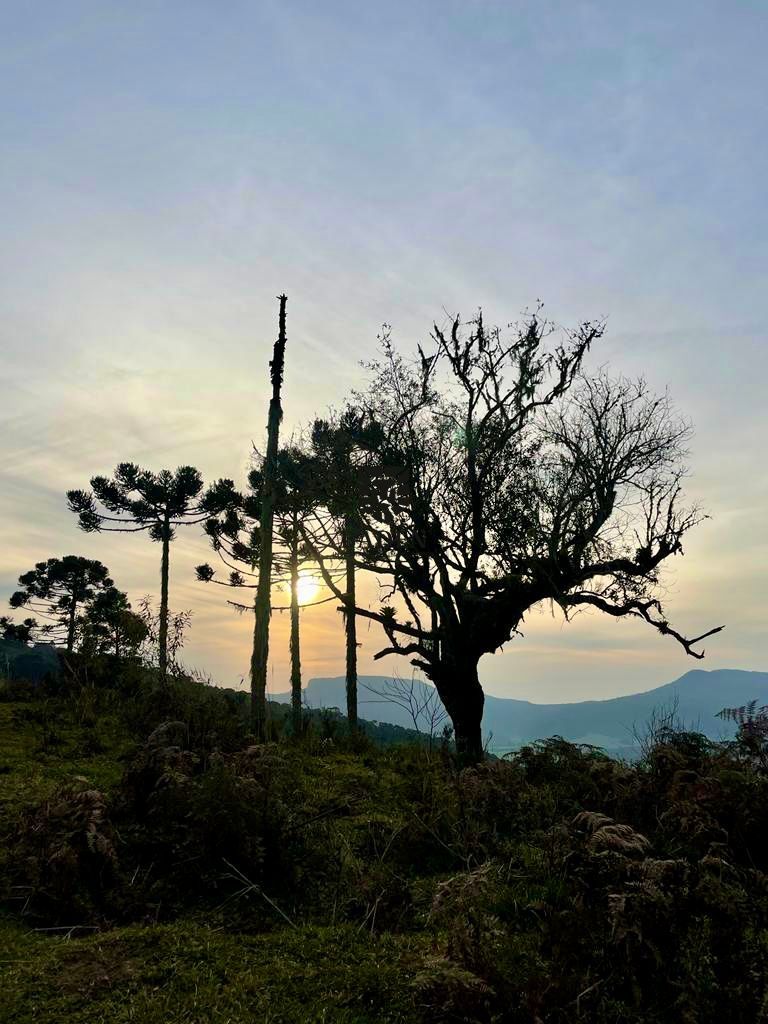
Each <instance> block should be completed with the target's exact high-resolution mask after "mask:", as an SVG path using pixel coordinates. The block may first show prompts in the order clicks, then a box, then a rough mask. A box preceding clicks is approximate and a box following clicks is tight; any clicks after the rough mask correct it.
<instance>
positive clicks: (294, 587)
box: [291, 530, 301, 736]
mask: <svg viewBox="0 0 768 1024" xmlns="http://www.w3.org/2000/svg"><path fill="white" fill-rule="evenodd" d="M291 724H292V726H293V735H294V736H300V735H301V647H300V641H299V534H298V530H294V533H293V537H292V538H291Z"/></svg>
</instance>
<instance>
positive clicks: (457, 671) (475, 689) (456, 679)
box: [433, 648, 485, 765]
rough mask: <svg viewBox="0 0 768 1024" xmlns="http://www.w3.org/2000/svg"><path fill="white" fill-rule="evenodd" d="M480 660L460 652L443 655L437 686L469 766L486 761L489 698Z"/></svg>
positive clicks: (463, 760)
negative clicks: (485, 723)
mask: <svg viewBox="0 0 768 1024" xmlns="http://www.w3.org/2000/svg"><path fill="white" fill-rule="evenodd" d="M478 662H479V658H476V657H474V656H473V655H467V654H464V653H459V651H450V650H445V648H443V650H442V651H441V659H440V667H439V669H438V670H436V671H435V672H434V675H433V682H434V683H435V686H436V687H437V692H438V694H439V695H440V699H441V700H442V702H443V705H444V706H445V710H446V711H447V712H448V714H449V715H450V717H451V722H452V724H453V734H454V738H455V740H456V753H457V755H458V758H459V761H460V763H462V764H465V765H472V764H479V762H481V761H482V760H483V757H484V752H483V735H482V723H483V706H484V704H485V697H484V695H483V688H482V686H481V685H480V679H479V676H478V672H477V666H478Z"/></svg>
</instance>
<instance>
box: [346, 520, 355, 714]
mask: <svg viewBox="0 0 768 1024" xmlns="http://www.w3.org/2000/svg"><path fill="white" fill-rule="evenodd" d="M344 556H345V557H344V561H345V565H346V570H347V585H346V594H345V601H344V604H345V608H344V628H345V631H346V634H347V721H348V722H349V729H350V732H355V731H356V730H357V621H356V619H355V600H356V597H355V528H354V519H353V517H352V516H351V515H348V516H347V517H346V521H345V524H344Z"/></svg>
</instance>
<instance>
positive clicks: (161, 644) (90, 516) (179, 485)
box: [67, 462, 231, 679]
mask: <svg viewBox="0 0 768 1024" xmlns="http://www.w3.org/2000/svg"><path fill="white" fill-rule="evenodd" d="M91 487H92V488H93V490H92V491H78V490H73V491H67V501H68V503H69V507H70V509H71V510H72V511H73V512H74V513H75V514H76V515H77V517H78V520H79V524H80V527H81V529H83V530H85V531H86V532H88V533H90V532H93V531H102V530H107V531H114V532H117V533H139V532H142V531H146V532H147V533H148V534H149V536H150V538H151V539H152V540H153V541H156V542H157V543H159V544H160V545H161V548H162V556H161V562H160V630H159V637H158V648H159V651H158V662H159V668H160V676H161V678H162V679H165V677H166V673H167V667H168V587H169V576H170V546H171V541H172V540H173V539H174V537H175V534H176V529H177V527H179V526H193V525H195V524H198V523H202V522H204V521H205V520H206V519H207V518H208V517H209V516H210V515H213V514H216V513H217V512H218V511H220V509H221V500H222V499H221V496H222V495H226V494H228V493H229V489H231V481H220V482H219V483H217V484H214V485H213V486H212V487H210V488H209V489H208V491H207V492H206V493H205V494H203V478H202V476H201V475H200V473H199V471H198V470H197V469H195V468H194V466H181V467H179V468H178V469H177V470H175V471H174V472H172V471H171V470H169V469H163V470H161V471H160V472H159V473H153V472H151V471H150V470H148V469H141V468H140V467H139V466H136V465H134V463H132V462H121V463H120V465H119V466H118V467H117V468H116V470H115V475H114V477H112V478H111V479H110V478H108V477H104V476H95V477H93V478H92V479H91Z"/></svg>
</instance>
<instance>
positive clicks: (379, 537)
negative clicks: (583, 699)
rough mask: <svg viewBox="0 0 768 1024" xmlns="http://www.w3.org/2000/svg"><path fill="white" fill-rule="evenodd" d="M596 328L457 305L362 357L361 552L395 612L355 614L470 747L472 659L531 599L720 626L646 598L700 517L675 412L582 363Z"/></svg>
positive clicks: (513, 624) (477, 711) (509, 631)
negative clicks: (367, 455)
mask: <svg viewBox="0 0 768 1024" xmlns="http://www.w3.org/2000/svg"><path fill="white" fill-rule="evenodd" d="M602 333H603V326H602V324H600V323H585V324H582V325H581V326H579V327H578V328H577V329H576V330H574V331H569V332H562V333H557V332H555V331H554V329H553V328H552V327H551V326H550V325H549V324H548V323H547V322H546V321H544V320H543V319H542V318H541V317H540V315H539V314H538V313H537V314H536V315H533V316H531V317H530V318H528V319H527V320H526V321H525V322H524V323H523V324H522V325H521V326H519V327H517V328H515V329H514V330H513V332H512V335H511V337H509V338H506V337H505V336H504V335H503V333H502V332H501V331H500V330H498V329H488V328H487V327H486V326H485V324H484V323H483V320H482V317H481V316H478V317H477V319H475V320H473V321H470V322H469V323H466V324H465V323H462V322H461V321H460V320H459V318H458V317H457V318H455V319H454V320H453V321H452V322H451V323H450V324H449V326H448V327H447V329H445V330H441V329H439V328H438V327H435V328H434V331H433V333H432V336H431V344H430V346H429V347H428V350H426V351H425V350H423V349H421V348H419V351H418V357H417V358H416V359H415V360H413V361H407V360H406V359H405V358H403V357H402V356H401V355H399V354H398V353H397V352H396V350H395V349H394V347H393V345H392V343H391V341H390V339H389V336H388V334H386V335H385V337H384V339H383V340H384V355H383V359H382V360H381V361H380V362H379V363H377V364H374V366H373V367H372V368H371V372H372V380H371V386H370V390H369V392H368V394H367V398H366V400H365V402H366V404H367V406H368V410H369V412H370V415H371V416H372V417H373V418H375V420H376V421H377V423H378V424H379V426H380V427H381V430H382V432H383V437H382V441H381V444H380V447H379V458H380V488H379V490H380V499H379V501H378V502H377V503H370V504H368V505H366V506H365V508H364V510H363V511H362V513H361V520H360V523H359V533H358V536H357V554H356V564H357V565H358V567H360V568H365V569H368V570H370V571H372V572H375V573H376V574H377V575H378V576H379V577H380V578H382V579H384V580H388V581H389V589H390V594H391V595H392V597H394V598H397V597H399V598H400V599H401V600H402V602H403V603H404V605H405V608H406V609H407V611H405V612H404V613H398V610H397V609H396V608H395V607H394V606H393V605H392V604H391V603H388V604H387V605H386V606H384V607H382V608H380V609H379V610H378V611H375V610H372V609H369V608H364V607H361V606H359V605H358V607H357V608H356V612H357V614H358V615H359V616H364V617H366V618H369V619H373V620H375V621H377V622H379V623H380V624H381V625H382V626H383V628H384V631H385V633H386V635H387V637H388V641H389V642H388V644H387V646H386V647H385V648H384V649H383V650H381V651H379V652H378V654H377V655H376V657H378V658H381V657H384V656H385V655H388V654H399V655H405V656H408V657H409V658H411V659H412V664H414V665H415V666H417V667H418V668H420V669H421V670H423V672H424V673H425V675H426V676H427V677H428V678H429V679H431V680H432V681H433V682H434V684H435V686H436V688H437V690H438V693H439V694H440V697H441V699H442V701H443V703H444V705H445V708H446V710H447V711H448V713H449V715H450V716H451V720H452V722H453V726H454V731H455V736H456V743H457V748H458V751H459V753H460V755H461V756H462V757H463V758H465V759H466V760H470V761H472V760H477V759H479V758H481V756H482V740H481V722H482V717H483V703H484V697H483V690H482V687H481V685H480V681H479V677H478V663H479V661H480V659H481V658H482V657H483V655H485V654H490V653H492V652H494V651H497V650H499V649H500V648H501V647H502V646H503V645H504V644H505V643H507V642H508V641H509V640H510V639H511V638H512V637H513V636H515V635H516V634H517V633H518V632H519V629H520V626H521V624H522V623H523V621H524V618H525V616H526V615H527V614H528V613H529V612H530V610H531V609H533V608H535V607H536V606H537V605H541V604H542V602H553V603H554V604H556V605H558V606H559V607H560V608H561V609H562V610H563V611H564V613H565V614H566V616H568V615H569V614H571V613H572V612H573V611H574V610H575V609H579V608H593V609H597V610H599V611H602V612H604V613H606V614H608V615H611V616H613V617H633V618H636V619H640V620H642V621H643V622H644V623H645V624H646V625H648V626H651V627H652V628H653V629H655V630H656V631H658V632H659V633H662V634H664V635H667V636H671V637H673V638H674V639H675V640H677V641H678V642H679V643H680V644H681V645H682V646H683V648H684V650H685V651H686V652H687V653H688V654H690V655H692V656H694V657H701V656H702V655H701V653H699V652H697V651H696V650H694V645H695V644H697V643H698V642H699V641H700V640H703V639H704V637H706V636H709V635H711V634H712V633H714V632H717V630H716V629H713V630H709V631H708V632H707V633H704V634H703V635H702V636H699V637H696V638H695V639H690V640H689V639H686V638H685V637H684V636H683V635H682V634H681V633H679V632H677V631H676V630H675V629H673V628H672V626H671V625H670V624H669V622H668V621H667V619H666V616H665V614H664V611H663V609H662V604H661V601H660V597H659V582H660V581H659V575H660V570H661V568H662V565H663V563H664V562H665V561H666V560H667V559H668V558H670V557H671V556H672V555H676V554H679V553H681V552H682V545H683V538H684V537H685V535H686V534H687V533H688V531H689V530H690V529H691V528H692V527H694V526H695V525H696V524H697V523H698V522H699V521H700V519H701V518H702V516H701V515H700V513H699V512H698V511H697V510H696V509H695V508H686V507H685V506H684V505H683V504H682V501H681V484H682V479H683V476H684V472H685V467H684V461H685V456H686V451H685V449H686V440H687V437H688V432H689V431H688V427H687V425H686V424H685V423H683V422H681V421H680V419H679V418H678V417H677V416H676V414H675V412H674V410H673V408H672V406H671V404H670V401H669V399H668V398H667V397H666V396H661V397H656V396H654V395H652V394H650V393H649V391H648V388H647V387H646V385H645V384H644V382H643V381H637V382H633V381H629V380H626V379H624V378H621V377H618V378H611V377H609V376H607V375H606V374H605V373H603V372H600V371H598V372H596V373H590V372H587V371H586V370H585V368H584V360H585V356H586V354H587V352H588V350H589V349H590V346H591V345H592V344H593V343H594V342H595V341H596V340H597V339H598V338H599V337H600V336H601V335H602ZM319 554H322V553H319ZM326 582H328V584H329V585H331V581H330V580H326ZM336 593H337V596H338V597H339V598H340V599H343V598H344V594H343V592H342V591H341V590H340V588H336ZM388 601H390V602H391V598H388ZM718 628H722V627H718Z"/></svg>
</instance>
